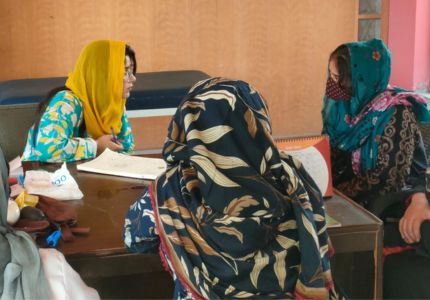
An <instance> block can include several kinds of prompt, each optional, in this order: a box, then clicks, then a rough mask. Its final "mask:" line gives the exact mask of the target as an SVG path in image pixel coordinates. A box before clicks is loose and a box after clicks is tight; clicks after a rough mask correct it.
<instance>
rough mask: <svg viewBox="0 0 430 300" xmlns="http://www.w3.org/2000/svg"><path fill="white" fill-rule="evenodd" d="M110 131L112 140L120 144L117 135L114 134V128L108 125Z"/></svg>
mask: <svg viewBox="0 0 430 300" xmlns="http://www.w3.org/2000/svg"><path fill="white" fill-rule="evenodd" d="M110 131H111V132H112V142H114V143H115V144H120V143H119V140H118V137H117V136H116V134H115V130H113V127H112V126H111V127H110Z"/></svg>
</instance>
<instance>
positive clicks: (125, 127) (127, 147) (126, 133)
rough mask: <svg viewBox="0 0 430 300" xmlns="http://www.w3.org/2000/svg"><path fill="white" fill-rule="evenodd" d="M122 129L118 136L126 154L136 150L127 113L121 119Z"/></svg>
mask: <svg viewBox="0 0 430 300" xmlns="http://www.w3.org/2000/svg"><path fill="white" fill-rule="evenodd" d="M121 122H122V127H121V132H120V133H119V134H118V139H119V140H120V142H121V144H122V146H123V148H124V150H123V151H124V152H130V151H132V150H133V149H134V138H133V134H132V132H131V127H130V122H129V121H128V117H127V115H126V113H125V112H124V114H123V115H122V118H121Z"/></svg>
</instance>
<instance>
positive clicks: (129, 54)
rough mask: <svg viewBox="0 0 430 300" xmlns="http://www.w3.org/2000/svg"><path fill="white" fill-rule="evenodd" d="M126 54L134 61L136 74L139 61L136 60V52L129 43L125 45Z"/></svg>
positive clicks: (134, 72)
mask: <svg viewBox="0 0 430 300" xmlns="http://www.w3.org/2000/svg"><path fill="white" fill-rule="evenodd" d="M125 55H126V56H127V55H128V56H129V57H130V59H131V61H132V63H133V74H134V75H136V70H137V62H136V54H135V53H134V50H133V48H131V47H130V46H129V45H125Z"/></svg>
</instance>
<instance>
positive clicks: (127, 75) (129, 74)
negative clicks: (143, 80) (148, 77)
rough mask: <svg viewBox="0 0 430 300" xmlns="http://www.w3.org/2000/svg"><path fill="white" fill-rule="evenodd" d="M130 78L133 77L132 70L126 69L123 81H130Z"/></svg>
mask: <svg viewBox="0 0 430 300" xmlns="http://www.w3.org/2000/svg"><path fill="white" fill-rule="evenodd" d="M131 76H134V73H133V69H132V68H131V69H128V70H127V69H126V70H125V71H124V79H127V80H130V78H131Z"/></svg>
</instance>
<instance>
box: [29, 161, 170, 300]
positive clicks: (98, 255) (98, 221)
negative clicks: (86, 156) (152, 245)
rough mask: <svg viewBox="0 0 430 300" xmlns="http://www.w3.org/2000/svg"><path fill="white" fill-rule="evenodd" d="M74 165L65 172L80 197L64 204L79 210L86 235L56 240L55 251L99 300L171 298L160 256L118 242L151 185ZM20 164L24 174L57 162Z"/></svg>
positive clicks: (78, 224) (50, 166) (79, 223)
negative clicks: (130, 212)
mask: <svg viewBox="0 0 430 300" xmlns="http://www.w3.org/2000/svg"><path fill="white" fill-rule="evenodd" d="M77 164H79V162H78V163H68V164H67V168H68V169H69V171H70V173H71V174H72V175H73V177H74V178H75V179H76V181H77V183H78V185H79V188H80V189H81V191H82V192H83V194H84V197H83V198H82V199H81V200H79V201H67V202H68V203H70V204H72V205H74V206H75V207H76V208H77V210H78V223H77V226H82V227H90V233H89V234H88V235H79V236H76V238H75V240H74V241H73V242H68V243H65V242H63V241H62V240H61V239H60V240H59V243H58V245H57V249H58V250H59V251H61V252H62V253H63V254H64V255H65V257H66V259H67V261H68V262H69V263H70V264H71V265H72V267H73V268H74V269H75V270H76V271H77V272H78V273H79V274H80V275H81V277H82V278H83V279H84V280H85V281H86V282H87V284H89V285H91V286H93V287H95V288H97V289H98V290H99V293H100V295H101V296H102V297H103V298H117V297H120V298H133V297H135V296H136V295H138V296H139V298H158V297H162V298H171V296H172V293H173V283H172V282H173V281H172V279H171V277H170V274H168V273H167V272H165V271H164V269H163V267H162V265H161V261H160V258H159V256H158V253H154V254H136V253H130V252H128V251H127V250H126V249H125V247H124V242H123V240H122V230H123V226H124V219H125V215H126V213H127V210H128V208H129V206H130V205H131V204H132V203H133V202H134V201H135V200H136V199H138V197H139V196H140V195H141V194H142V192H143V189H144V188H145V186H147V185H148V184H150V181H144V180H140V179H132V178H125V177H117V176H109V175H101V174H93V173H86V172H81V171H77V170H76V165H77ZM23 166H24V169H25V170H30V169H39V168H42V169H44V170H47V171H50V172H53V171H55V170H56V169H58V168H59V167H60V166H61V164H46V163H43V164H41V163H37V162H24V163H23ZM122 278H127V280H124V279H122ZM139 278H140V279H141V281H142V282H141V283H140V286H139V287H138V288H137V287H132V288H134V289H135V290H136V291H130V290H129V289H130V287H127V284H128V281H132V280H135V279H139ZM142 278H143V279H142ZM107 285H108V286H107ZM137 289H139V290H137ZM105 290H108V291H107V292H106V291H105ZM140 290H142V291H140Z"/></svg>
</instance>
